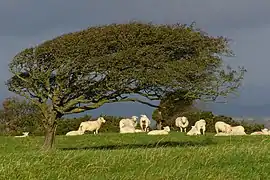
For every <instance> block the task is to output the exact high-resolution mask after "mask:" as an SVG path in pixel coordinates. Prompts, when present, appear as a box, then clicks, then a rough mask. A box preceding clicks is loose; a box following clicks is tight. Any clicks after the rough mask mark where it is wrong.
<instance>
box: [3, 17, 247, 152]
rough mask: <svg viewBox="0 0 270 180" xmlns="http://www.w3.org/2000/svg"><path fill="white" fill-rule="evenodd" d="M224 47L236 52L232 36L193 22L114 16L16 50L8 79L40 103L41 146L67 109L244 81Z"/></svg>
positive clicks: (201, 93) (224, 88) (227, 88)
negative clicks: (120, 20)
mask: <svg viewBox="0 0 270 180" xmlns="http://www.w3.org/2000/svg"><path fill="white" fill-rule="evenodd" d="M223 55H226V56H231V55H232V52H231V51H230V49H229V47H228V40H227V39H226V38H224V37H213V36H209V35H207V34H206V33H203V32H201V31H200V30H197V29H195V28H194V27H193V25H191V26H187V25H181V24H174V25H154V24H150V23H141V22H131V23H127V24H110V25H104V26H98V27H91V28H88V29H85V30H82V31H79V32H74V33H69V34H64V35H61V36H59V37H56V38H55V39H52V40H48V41H46V42H44V43H42V44H40V45H38V46H36V47H31V48H27V49H25V50H23V51H22V52H19V53H18V54H17V55H16V56H15V57H14V58H13V59H12V61H11V63H10V64H9V69H10V72H11V73H12V74H13V76H12V77H11V78H10V79H9V80H8V81H7V86H8V88H9V90H10V91H12V92H14V93H17V94H20V95H22V96H24V97H26V98H28V99H29V100H31V101H32V102H33V103H35V104H36V105H37V106H38V107H39V108H40V110H41V111H42V114H43V125H44V128H45V142H44V145H43V147H44V148H45V149H50V148H51V147H52V144H53V141H54V136H55V130H56V125H57V121H58V120H59V119H60V118H61V117H62V116H63V115H66V114H71V113H80V112H83V111H86V110H92V109H96V108H99V107H100V106H102V105H104V104H105V103H113V102H121V101H133V102H140V103H144V104H147V105H150V106H154V105H152V104H150V103H149V101H144V100H143V99H145V98H143V99H142V98H140V97H146V98H148V99H150V100H160V99H161V97H163V96H164V94H166V93H168V92H174V91H176V90H179V89H182V90H186V91H187V92H188V93H186V94H185V97H186V98H188V97H191V98H193V99H202V98H204V99H211V100H214V99H215V98H216V97H218V96H220V95H221V96H226V95H227V94H228V93H231V92H233V91H235V90H236V89H237V88H238V87H239V85H240V83H241V80H242V78H243V73H244V71H245V70H244V69H243V68H240V69H238V70H237V71H235V70H232V69H230V68H225V67H224V66H223V61H222V56H223ZM129 94H137V95H140V96H138V98H131V97H130V96H129ZM154 107H155V106H154Z"/></svg>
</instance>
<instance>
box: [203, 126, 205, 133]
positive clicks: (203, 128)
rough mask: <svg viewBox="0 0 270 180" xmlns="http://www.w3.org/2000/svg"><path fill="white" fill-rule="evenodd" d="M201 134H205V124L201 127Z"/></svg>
mask: <svg viewBox="0 0 270 180" xmlns="http://www.w3.org/2000/svg"><path fill="white" fill-rule="evenodd" d="M202 130H203V135H205V126H203V127H202Z"/></svg>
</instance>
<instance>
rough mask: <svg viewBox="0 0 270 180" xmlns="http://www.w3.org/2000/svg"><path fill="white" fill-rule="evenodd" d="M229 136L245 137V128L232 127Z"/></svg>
mask: <svg viewBox="0 0 270 180" xmlns="http://www.w3.org/2000/svg"><path fill="white" fill-rule="evenodd" d="M230 134H231V135H246V133H245V128H244V127H243V126H234V127H232V131H231V132H230Z"/></svg>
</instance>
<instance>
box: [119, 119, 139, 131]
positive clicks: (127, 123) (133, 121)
mask: <svg viewBox="0 0 270 180" xmlns="http://www.w3.org/2000/svg"><path fill="white" fill-rule="evenodd" d="M137 118H138V117H137V116H132V117H131V119H130V118H126V119H121V120H120V122H119V128H120V129H121V128H123V127H124V126H130V127H134V128H135V127H136V126H137Z"/></svg>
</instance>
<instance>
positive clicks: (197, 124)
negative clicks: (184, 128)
mask: <svg viewBox="0 0 270 180" xmlns="http://www.w3.org/2000/svg"><path fill="white" fill-rule="evenodd" d="M194 126H195V128H196V129H197V130H198V131H199V132H200V134H201V129H202V132H203V133H202V134H203V135H204V134H205V130H206V127H205V126H206V122H205V120H204V119H200V120H199V121H196V122H195V125H194Z"/></svg>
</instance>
